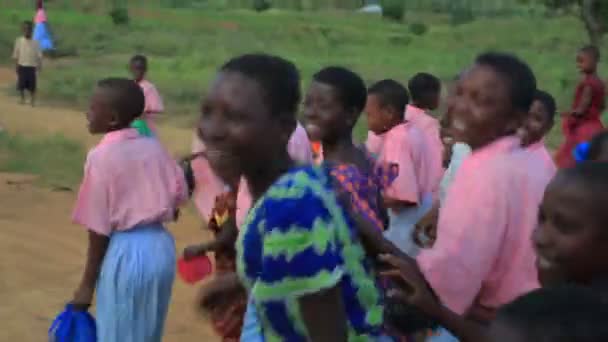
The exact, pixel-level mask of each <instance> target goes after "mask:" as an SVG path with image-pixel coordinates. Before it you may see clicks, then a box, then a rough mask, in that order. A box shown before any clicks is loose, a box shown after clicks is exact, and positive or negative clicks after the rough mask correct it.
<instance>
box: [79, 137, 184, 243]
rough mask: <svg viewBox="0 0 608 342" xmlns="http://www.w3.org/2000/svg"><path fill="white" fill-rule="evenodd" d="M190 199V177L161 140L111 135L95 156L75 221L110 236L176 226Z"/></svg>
mask: <svg viewBox="0 0 608 342" xmlns="http://www.w3.org/2000/svg"><path fill="white" fill-rule="evenodd" d="M186 198H187V186H186V181H185V179H184V174H183V172H182V170H181V168H180V167H179V165H178V164H177V163H176V162H175V160H173V159H172V158H171V156H169V154H168V153H167V152H166V150H165V149H164V148H163V147H162V145H161V144H160V143H159V142H158V140H157V139H151V138H147V137H142V136H140V135H139V133H138V132H137V131H136V130H135V129H131V128H128V129H123V130H119V131H115V132H111V133H108V134H106V135H105V136H104V137H103V139H102V140H101V142H100V143H99V144H98V145H97V146H96V147H94V148H93V149H92V150H91V151H90V152H89V154H88V156H87V161H86V163H85V166H84V178H83V180H82V184H81V185H80V191H79V193H78V198H77V200H76V206H75V208H74V212H73V215H72V219H73V221H74V223H77V224H80V225H83V226H85V227H87V228H88V229H90V230H92V231H94V232H96V233H98V234H101V235H106V236H109V235H111V234H112V232H113V231H121V230H128V229H131V228H133V227H135V226H137V225H141V224H148V223H156V222H168V221H172V220H173V219H174V215H175V209H176V208H177V207H178V206H179V205H180V204H181V203H183V202H184V201H185V200H186Z"/></svg>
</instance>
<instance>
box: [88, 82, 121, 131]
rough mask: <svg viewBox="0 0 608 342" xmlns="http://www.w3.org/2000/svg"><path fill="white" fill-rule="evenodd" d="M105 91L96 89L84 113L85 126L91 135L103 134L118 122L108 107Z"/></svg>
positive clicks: (108, 101) (107, 95) (107, 96)
mask: <svg viewBox="0 0 608 342" xmlns="http://www.w3.org/2000/svg"><path fill="white" fill-rule="evenodd" d="M110 100H111V98H110V95H109V94H108V92H107V90H104V89H101V88H96V89H95V91H94V92H93V96H92V97H91V100H90V102H89V109H88V111H87V112H86V118H87V126H88V129H89V132H90V133H91V134H103V133H107V132H109V131H111V130H113V129H114V127H115V126H116V124H117V122H118V120H117V116H116V115H115V112H114V110H112V107H111V105H110Z"/></svg>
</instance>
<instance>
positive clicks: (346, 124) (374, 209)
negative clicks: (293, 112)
mask: <svg viewBox="0 0 608 342" xmlns="http://www.w3.org/2000/svg"><path fill="white" fill-rule="evenodd" d="M366 100H367V89H366V87H365V83H364V81H363V80H362V79H361V77H360V76H359V75H357V74H356V73H354V72H352V71H351V70H348V69H346V68H343V67H327V68H324V69H322V70H320V71H319V72H317V73H316V74H315V75H314V76H313V81H312V83H311V85H310V87H309V89H308V91H307V93H306V96H305V99H304V109H303V114H304V120H305V128H306V131H307V132H308V135H309V137H311V138H312V139H313V140H317V141H320V142H321V144H322V146H321V147H322V150H323V161H322V163H321V165H323V166H324V167H326V168H327V169H328V170H329V174H330V175H331V176H332V177H333V179H334V180H335V181H336V183H337V184H336V185H337V186H338V191H341V190H343V191H345V192H347V193H348V194H349V195H350V200H351V203H349V205H352V209H353V210H354V211H356V212H358V213H360V214H361V215H362V216H363V217H364V218H365V219H367V220H368V221H370V222H371V223H372V224H373V225H374V226H375V227H376V229H378V230H379V231H384V230H385V228H386V222H387V216H386V211H385V208H384V203H383V199H382V191H383V190H384V189H385V188H386V187H387V186H388V185H389V184H390V182H391V181H392V180H393V179H394V178H395V177H396V172H394V168H391V166H390V165H388V164H387V165H385V164H380V163H379V164H378V166H376V161H375V160H374V158H372V156H371V155H369V154H368V153H367V152H366V151H365V149H362V148H359V147H358V146H355V144H354V143H353V129H354V127H355V124H356V123H357V121H358V120H359V117H360V116H361V112H362V111H363V109H364V108H365V103H366Z"/></svg>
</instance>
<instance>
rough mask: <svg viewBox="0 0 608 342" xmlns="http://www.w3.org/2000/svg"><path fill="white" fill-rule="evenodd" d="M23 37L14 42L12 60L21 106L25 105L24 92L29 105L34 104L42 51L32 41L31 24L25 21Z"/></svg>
mask: <svg viewBox="0 0 608 342" xmlns="http://www.w3.org/2000/svg"><path fill="white" fill-rule="evenodd" d="M22 28H23V36H22V37H19V38H17V39H16V40H15V48H14V49H13V59H14V60H15V63H16V68H17V90H18V91H19V94H20V95H21V104H24V103H25V91H26V90H27V91H28V92H29V93H30V103H31V105H32V106H34V105H35V103H36V85H37V73H38V72H40V70H41V69H42V50H41V49H40V44H39V43H38V41H36V40H34V39H32V30H33V24H32V22H31V21H26V22H24V23H23V25H22Z"/></svg>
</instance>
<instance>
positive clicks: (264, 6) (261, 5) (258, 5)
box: [253, 0, 270, 12]
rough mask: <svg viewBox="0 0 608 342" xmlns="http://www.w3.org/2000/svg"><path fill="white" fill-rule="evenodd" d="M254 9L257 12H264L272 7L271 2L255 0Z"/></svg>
mask: <svg viewBox="0 0 608 342" xmlns="http://www.w3.org/2000/svg"><path fill="white" fill-rule="evenodd" d="M253 9H254V10H255V11H256V12H263V11H266V10H269V9H270V2H269V1H268V0H253Z"/></svg>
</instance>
